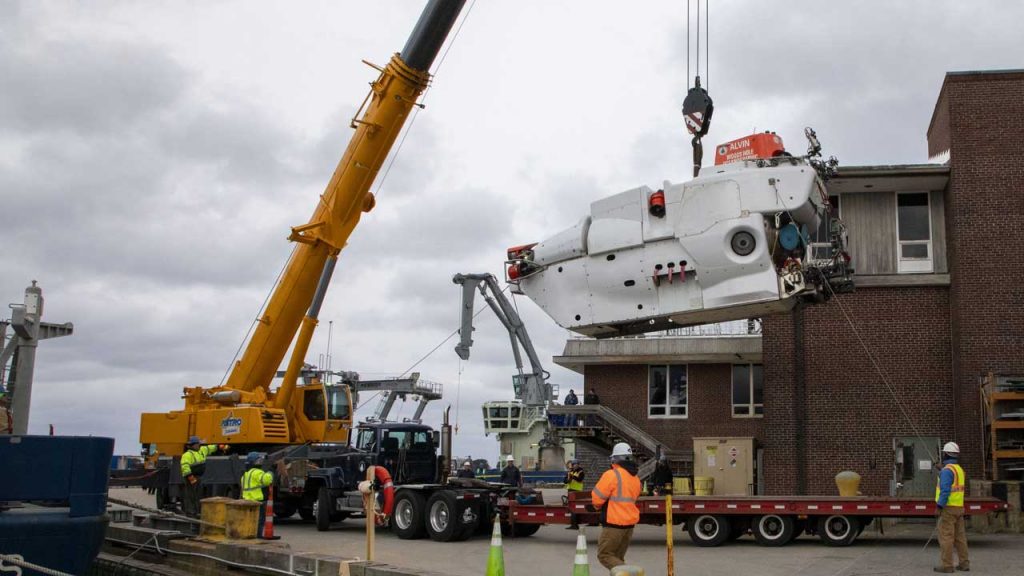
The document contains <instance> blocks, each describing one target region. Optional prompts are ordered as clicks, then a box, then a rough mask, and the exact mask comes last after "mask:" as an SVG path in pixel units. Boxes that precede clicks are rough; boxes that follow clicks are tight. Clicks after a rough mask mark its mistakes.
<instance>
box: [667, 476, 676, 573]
mask: <svg viewBox="0 0 1024 576" xmlns="http://www.w3.org/2000/svg"><path fill="white" fill-rule="evenodd" d="M665 549H666V550H667V551H668V569H667V571H666V572H665V573H666V574H667V575H668V576H675V574H676V557H675V553H674V552H673V551H672V494H671V493H670V494H665Z"/></svg>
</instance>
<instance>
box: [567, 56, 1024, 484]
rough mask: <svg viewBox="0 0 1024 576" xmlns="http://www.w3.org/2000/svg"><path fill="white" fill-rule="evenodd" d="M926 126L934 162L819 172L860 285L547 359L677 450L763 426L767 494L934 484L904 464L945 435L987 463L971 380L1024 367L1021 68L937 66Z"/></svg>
mask: <svg viewBox="0 0 1024 576" xmlns="http://www.w3.org/2000/svg"><path fill="white" fill-rule="evenodd" d="M927 138H928V151H929V155H930V156H932V157H933V158H934V157H938V158H939V159H940V161H941V162H943V163H936V164H925V165H903V166H865V167H847V168H842V169H841V170H840V173H839V177H837V178H836V179H834V180H832V181H831V182H830V183H829V193H830V194H831V195H833V197H834V198H833V200H834V201H836V202H837V203H838V205H839V215H840V217H841V218H842V219H843V221H844V222H845V223H846V225H847V228H848V230H849V235H850V245H849V248H850V252H851V254H852V256H853V259H854V266H855V269H856V271H857V278H856V282H857V290H856V292H855V293H853V294H847V295H842V296H839V297H837V298H835V299H833V300H832V301H830V302H828V303H826V304H821V305H816V306H811V307H807V308H804V309H798V310H796V311H794V312H793V313H792V314H787V315H776V316H771V317H766V318H764V319H762V320H761V321H760V322H759V323H755V322H751V323H750V326H746V325H744V324H740V325H739V326H735V325H734V326H732V327H731V332H733V333H731V334H724V335H718V334H702V333H701V329H689V330H688V329H681V330H677V331H675V332H674V333H666V334H658V335H647V336H646V337H637V338H624V339H614V340H603V341H598V340H590V339H573V340H569V341H568V342H567V343H566V348H565V351H564V353H563V354H562V355H561V356H558V357H556V358H555V362H556V363H558V364H560V365H563V366H566V367H569V368H571V369H574V370H577V371H579V372H581V373H583V374H584V385H585V388H586V389H587V390H593V391H596V392H597V394H598V395H599V396H600V400H601V404H602V405H603V406H606V407H608V408H609V409H611V410H614V411H615V412H616V413H618V414H621V415H622V416H624V417H626V418H628V419H629V420H630V421H631V422H632V423H634V424H635V425H636V426H637V427H639V428H642V429H643V430H644V431H645V432H646V433H647V434H649V435H650V436H652V437H653V438H656V439H657V441H658V442H659V443H661V444H663V445H664V446H665V447H666V448H668V449H669V450H673V451H676V452H677V453H680V454H684V453H687V452H688V451H689V450H690V449H691V448H692V438H694V437H700V436H752V437H754V438H756V440H757V442H758V444H759V446H760V447H761V449H762V451H761V458H762V459H763V460H762V466H761V470H760V472H759V490H761V491H763V492H764V493H766V494H814V493H818V494H830V493H833V492H834V490H835V488H834V484H833V476H834V475H835V474H836V473H837V472H839V471H841V470H844V469H852V470H855V471H857V472H859V473H860V474H861V475H862V477H863V483H862V491H863V492H864V493H865V494H876V495H877V494H895V493H897V491H898V490H904V489H906V490H908V492H901V493H904V494H908V495H912V494H916V495H920V494H927V493H928V491H929V490H932V489H933V486H934V484H933V482H934V480H932V479H931V478H933V477H932V476H928V474H930V472H928V473H923V474H922V473H918V474H917V480H916V484H915V483H914V482H912V481H913V480H914V477H915V472H914V470H917V469H919V468H918V467H921V466H923V464H924V462H925V461H927V460H928V459H929V454H931V453H933V452H934V451H935V450H936V449H937V448H936V446H937V445H938V444H939V442H945V441H948V440H956V441H957V442H959V443H960V446H961V449H962V453H963V464H964V465H965V467H966V468H967V470H968V473H969V475H971V476H972V477H978V476H980V475H981V470H982V464H983V457H982V454H983V450H984V447H983V443H982V423H981V406H980V395H979V380H980V378H981V377H982V376H983V375H984V374H986V373H987V372H989V371H994V372H997V373H999V372H1002V373H1016V374H1024V71H995V72H952V73H949V74H947V75H946V78H945V81H944V82H943V85H942V89H941V90H940V93H939V97H938V101H937V103H936V105H935V110H934V113H933V116H932V120H931V125H930V126H929V127H928V131H927ZM851 323H852V326H853V327H855V329H856V330H854V329H853V328H851ZM705 330H707V329H705ZM865 347H866V348H867V349H868V350H870V352H871V355H873V357H874V359H875V360H876V361H877V363H878V367H879V368H880V370H881V373H882V374H884V378H883V377H882V376H880V375H879V371H878V370H876V368H875V366H874V365H873V362H872V360H871V357H870V356H869V355H868V354H867V353H866V352H865V349H864V348H865ZM897 399H898V400H897ZM1022 432H1024V431H1022ZM586 444H587V443H586V442H583V443H581V445H582V448H583V450H582V453H583V454H586V453H587V450H588V447H587V446H586ZM920 469H922V470H923V468H920ZM904 483H905V484H906V485H907V486H905V487H901V486H900V485H901V484H904ZM911 488H913V490H911Z"/></svg>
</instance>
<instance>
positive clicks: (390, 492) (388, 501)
mask: <svg viewBox="0 0 1024 576" xmlns="http://www.w3.org/2000/svg"><path fill="white" fill-rule="evenodd" d="M373 475H374V476H375V477H376V478H377V481H378V482H380V487H381V494H383V496H384V506H383V507H382V508H381V511H380V512H381V513H380V515H378V523H383V520H384V519H386V518H387V517H388V516H391V512H392V510H394V508H395V484H394V483H393V482H392V481H391V474H389V473H388V469H387V468H385V467H383V466H374V467H373Z"/></svg>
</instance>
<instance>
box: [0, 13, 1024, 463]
mask: <svg viewBox="0 0 1024 576" xmlns="http://www.w3.org/2000/svg"><path fill="white" fill-rule="evenodd" d="M423 4H424V3H423V2H421V1H411V0H409V1H397V0H396V1H389V2H382V1H378V2H367V1H364V2H352V1H331V2H326V1H325V2H255V1H249V0H246V1H244V2H243V1H238V2H161V3H157V2H123V3H122V2H95V1H94V2H88V3H77V2H36V1H33V2H11V1H10V0H0V301H4V300H6V301H7V302H20V301H21V299H22V293H23V289H24V287H25V286H26V285H27V284H28V283H29V281H30V280H33V279H37V280H39V282H40V285H41V286H42V287H43V289H44V291H45V297H46V317H45V319H46V320H49V321H51V322H65V321H71V322H74V324H75V335H74V336H72V337H70V338H64V339H61V340H55V341H50V342H45V343H44V344H42V345H41V347H40V349H39V353H38V357H37V361H38V369H37V372H36V382H35V388H34V394H33V411H32V416H31V425H30V432H32V433H45V431H46V427H47V425H48V424H51V423H52V424H54V425H55V426H56V429H57V431H58V432H59V433H62V434H95V435H109V436H113V437H115V438H116V439H117V448H116V451H117V452H118V453H136V452H137V451H138V448H139V446H138V425H139V414H140V413H141V412H146V411H167V410H172V409H176V408H180V407H181V406H182V400H181V399H180V392H181V389H182V388H183V387H184V386H215V385H217V384H218V383H219V382H220V380H221V377H222V376H223V374H224V371H225V369H226V368H227V366H228V365H229V363H230V362H231V360H232V358H233V356H234V353H235V350H236V349H237V348H238V346H239V344H240V342H241V341H242V338H243V336H244V334H245V332H246V330H247V329H248V327H249V325H250V323H251V321H252V318H254V317H255V316H256V314H257V313H258V311H259V307H260V304H261V303H262V302H263V299H264V297H265V296H266V294H267V292H268V291H269V290H270V289H271V287H272V284H273V282H274V279H275V278H276V276H277V274H278V272H279V270H280V269H281V266H282V265H283V264H284V261H285V259H286V258H287V256H288V253H289V250H290V246H289V244H288V242H287V241H286V236H287V234H288V230H289V227H290V226H295V225H298V224H302V223H305V222H306V220H307V219H308V217H309V214H310V213H311V212H312V210H313V207H314V203H315V202H316V199H317V195H318V194H319V193H320V192H321V191H322V188H323V186H324V184H325V183H326V182H327V180H328V178H329V177H330V174H331V172H332V171H333V168H334V165H335V164H336V162H337V160H338V158H340V156H341V153H342V151H343V150H344V148H345V146H346V144H347V142H348V138H349V136H350V134H351V130H350V129H349V127H348V120H349V119H350V118H351V116H352V114H353V113H354V111H355V109H356V108H357V107H358V105H359V103H360V102H362V100H363V98H364V96H365V94H366V91H367V83H368V82H370V81H372V80H373V79H374V77H375V73H374V71H373V70H372V69H370V68H368V67H367V66H365V65H364V64H362V63H361V62H360V61H361V60H362V59H364V58H365V59H367V60H370V61H372V62H375V63H379V64H384V63H386V62H387V60H388V58H389V57H390V55H391V54H392V53H393V52H395V51H398V50H400V49H401V47H402V45H403V44H404V42H405V38H406V36H407V35H408V33H409V31H411V29H412V27H413V24H414V23H415V21H416V19H417V17H418V15H419V11H420V9H421V8H422V6H423ZM1022 21H1024V4H1021V3H1011V2H995V1H993V2H980V1H973V2H962V1H960V2H953V1H941V2H940V1H935V0H929V1H918V2H912V1H901V2H891V1H875V2H863V1H858V2H827V3H824V2H815V1H802V2H764V1H761V0H729V1H724V2H719V1H716V2H714V6H713V9H712V11H711V21H710V28H711V30H710V32H711V34H710V75H708V74H707V73H706V72H707V71H706V70H704V69H705V68H706V66H705V64H704V63H703V62H702V64H701V67H702V72H704V76H705V77H706V84H708V87H709V90H710V94H711V96H712V97H713V98H714V101H715V114H714V120H713V122H712V126H711V132H710V135H709V136H708V141H709V142H710V143H712V144H713V143H716V142H724V141H727V140H731V139H733V138H737V137H740V136H743V135H745V134H748V133H750V132H751V131H753V130H766V129H770V130H775V131H777V132H778V133H779V134H780V135H781V136H782V137H783V138H784V139H785V141H786V142H787V144H788V145H789V148H790V149H791V150H795V151H802V150H803V149H804V147H805V143H804V141H803V135H802V129H803V127H804V126H807V125H810V126H813V127H815V128H816V129H817V131H818V134H819V137H820V138H821V141H822V143H823V144H824V146H825V148H826V153H828V154H835V155H836V156H837V157H838V158H839V160H840V162H841V163H842V164H846V165H860V164H876V163H877V164H896V163H913V162H925V161H927V151H926V142H925V132H926V130H927V127H928V122H929V119H930V117H931V113H932V110H933V108H934V103H935V99H936V96H937V95H938V91H939V87H940V86H941V83H942V79H943V74H944V73H945V72H946V71H948V70H966V69H998V68H1020V67H1021V66H1022V65H1024V64H1022V62H1021V60H1020V58H1021V56H1022V55H1024V41H1022V40H1021V34H1020V23H1021V22H1022ZM686 45H687V41H686V8H685V3H683V2H680V1H676V2H630V3H626V2H611V1H596V0H586V1H583V0H578V1H564V2H551V1H550V0H547V1H540V0H537V1H527V0H519V1H515V2H512V1H504V2H501V1H496V0H482V1H480V2H477V3H476V4H475V6H474V7H473V9H472V11H471V12H470V13H469V16H468V19H467V20H466V22H465V25H464V27H463V28H462V31H461V33H460V34H459V36H458V37H457V39H456V40H455V42H454V45H453V46H452V47H451V50H450V52H449V53H448V56H447V58H446V59H445V60H444V61H443V63H442V64H441V66H440V69H439V70H437V72H438V73H437V76H436V78H435V81H434V87H433V88H432V89H431V90H430V92H429V93H428V95H427V97H426V101H425V103H426V109H425V110H424V111H423V112H421V113H420V114H418V116H417V119H416V121H415V124H414V125H413V127H412V129H411V131H410V133H409V136H408V139H407V141H406V142H405V145H404V147H403V148H402V149H401V152H400V154H399V155H398V157H397V160H396V162H395V164H394V168H393V169H392V170H391V172H390V174H389V175H388V176H387V178H386V179H385V180H384V181H383V182H381V181H380V180H381V179H380V178H378V182H377V185H375V189H378V187H379V196H378V203H377V208H376V209H375V210H374V211H373V212H372V213H370V214H368V215H365V216H364V217H363V220H362V222H361V224H360V225H359V227H358V228H357V229H356V230H355V232H354V234H353V236H352V238H351V242H350V244H349V246H348V247H347V248H346V249H345V250H344V252H343V253H342V255H341V259H340V261H339V266H338V270H337V272H336V273H335V276H334V282H333V284H332V287H331V290H330V292H329V293H328V296H327V301H326V303H325V305H324V308H323V311H322V313H321V321H322V323H321V328H320V329H319V332H318V335H317V337H316V339H315V340H314V343H313V345H312V347H311V357H310V360H311V361H313V362H314V363H315V362H317V361H318V358H319V356H320V355H321V354H324V353H326V351H327V332H328V330H327V327H328V321H331V322H333V336H334V338H333V367H334V368H335V369H345V370H355V371H358V372H360V373H361V374H362V375H363V377H364V378H379V377H385V376H395V375H398V374H399V373H402V372H404V371H405V370H406V369H408V368H409V367H410V366H412V365H413V364H414V363H415V362H416V361H417V360H418V359H419V358H421V357H422V356H423V355H424V354H426V353H427V352H429V351H430V350H431V349H432V348H434V347H435V346H436V345H437V344H438V343H439V342H440V341H441V340H443V339H444V338H445V337H447V336H448V335H449V334H450V333H451V332H452V331H453V330H454V329H455V328H456V327H457V325H458V321H459V299H460V291H459V289H458V288H457V287H456V286H454V285H453V284H452V283H451V276H452V275H453V274H455V273H457V272H481V271H490V272H493V273H495V274H496V275H499V276H500V275H501V266H502V261H503V258H504V249H505V248H506V247H508V246H512V245H516V244H523V243H527V242H532V241H537V240H541V239H543V238H544V237H546V236H549V235H551V234H553V233H555V232H558V231H560V230H561V229H563V228H565V227H567V226H569V225H571V224H573V223H574V222H575V221H576V220H578V219H579V217H581V216H582V215H583V214H584V213H586V211H587V210H588V206H589V203H590V202H591V201H592V200H595V199H598V198H601V197H604V196H607V195H609V194H613V193H616V192H619V191H622V190H626V189H629V188H633V187H636V186H638V185H641V184H647V185H650V186H653V187H658V186H659V185H660V183H661V182H662V181H663V180H666V179H668V180H672V181H677V182H678V181H682V180H686V179H687V178H688V175H687V174H688V171H689V162H690V160H689V158H690V148H689V138H688V136H687V135H686V134H685V128H684V127H683V122H682V117H681V115H680V112H679V108H680V105H681V103H682V100H683V97H684V96H685V92H686V88H687V86H688V78H687V65H686V61H687V52H686ZM702 60H703V57H702ZM435 66H436V64H435ZM690 68H691V70H690V72H691V75H692V74H693V73H694V72H695V65H694V64H691V67H690ZM710 149H711V148H710V147H709V150H710ZM712 157H713V154H711V153H708V154H706V163H708V162H711V161H713V159H712ZM378 185H379V186H378ZM518 304H519V308H520V310H521V311H522V313H523V316H524V318H525V320H526V322H527V325H528V327H529V330H530V332H531V334H532V336H533V338H534V341H535V342H536V345H537V347H538V351H539V353H540V355H541V358H542V359H543V360H544V361H546V362H550V358H551V356H553V355H557V354H560V353H561V351H562V348H563V345H564V343H565V339H566V337H567V336H568V334H567V332H566V331H564V330H562V329H560V328H558V327H557V326H556V325H555V324H554V323H553V322H552V321H551V320H550V319H549V318H548V317H547V316H545V315H544V314H543V313H541V312H540V311H539V309H537V308H536V307H535V306H534V305H533V304H532V303H530V302H529V301H528V300H526V299H519V300H518ZM0 316H2V317H5V318H6V317H8V316H9V314H8V313H7V311H6V309H2V310H0ZM475 340H476V345H475V347H474V349H473V356H472V358H471V359H470V361H468V362H464V363H460V362H459V360H458V358H457V357H456V355H455V353H454V352H453V351H452V348H453V346H454V345H455V340H454V339H453V340H451V341H449V342H448V343H447V344H445V345H443V346H441V347H440V348H439V349H438V350H437V352H435V353H434V354H433V355H431V356H430V357H429V358H427V359H426V360H425V361H424V362H423V363H422V364H420V365H419V366H417V367H416V370H417V371H420V372H422V373H423V376H424V377H425V378H428V379H431V380H434V381H437V382H441V383H443V384H444V386H445V396H446V398H445V400H444V401H443V402H439V403H435V405H434V406H433V407H432V408H431V409H430V410H428V420H429V421H430V422H431V423H436V422H437V421H438V419H439V414H440V411H441V409H442V408H443V406H444V405H448V404H451V405H453V410H452V411H453V414H456V415H457V418H458V422H459V424H460V430H459V434H458V435H457V436H456V437H455V448H456V452H457V453H459V454H463V455H464V454H467V453H471V454H473V455H474V456H478V457H479V456H482V457H487V458H490V459H491V460H492V461H493V459H494V458H495V456H496V455H497V447H496V444H495V442H494V440H493V438H484V437H483V434H482V430H483V427H482V423H481V420H480V409H479V406H480V403H481V402H483V401H485V400H489V399H510V398H511V397H512V391H511V379H510V377H511V374H512V373H513V364H512V356H511V352H510V350H509V346H508V339H507V335H506V334H505V333H504V331H503V329H502V328H501V327H500V326H499V325H498V324H497V322H496V321H494V319H493V318H491V317H490V315H489V313H487V314H481V315H480V317H479V321H478V329H477V331H476V333H475ZM548 368H549V370H550V371H551V373H552V380H553V381H554V382H555V383H559V384H561V385H562V391H563V394H564V392H565V391H566V389H567V388H570V387H574V388H576V389H577V391H579V389H580V384H581V381H582V380H581V377H580V376H579V375H578V374H575V373H572V372H569V371H566V370H563V369H560V368H558V367H556V366H554V365H553V364H549V365H548ZM460 370H461V374H460ZM723 393H727V391H723ZM411 410H412V407H411V406H409V407H406V408H405V412H404V414H405V415H408V414H409V413H411Z"/></svg>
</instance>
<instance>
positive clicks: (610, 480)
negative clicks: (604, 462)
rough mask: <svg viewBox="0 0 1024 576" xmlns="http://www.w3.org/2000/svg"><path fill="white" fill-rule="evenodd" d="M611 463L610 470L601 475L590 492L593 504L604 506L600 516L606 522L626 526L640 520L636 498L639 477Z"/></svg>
mask: <svg viewBox="0 0 1024 576" xmlns="http://www.w3.org/2000/svg"><path fill="white" fill-rule="evenodd" d="M623 472H624V470H623V469H622V467H620V466H619V465H618V464H612V468H611V470H608V471H607V472H605V473H604V474H602V475H601V479H600V480H599V481H598V482H597V486H595V487H594V490H593V491H592V492H591V496H592V498H593V502H594V506H598V507H600V506H604V510H603V511H602V514H601V516H602V517H603V520H604V521H605V523H606V524H610V525H612V526H619V527H623V528H628V527H630V526H635V525H636V523H637V522H639V521H640V509H639V508H637V507H636V499H637V498H639V497H640V479H639V478H637V477H636V476H633V475H632V474H630V473H629V472H628V471H626V472H625V474H623Z"/></svg>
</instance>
